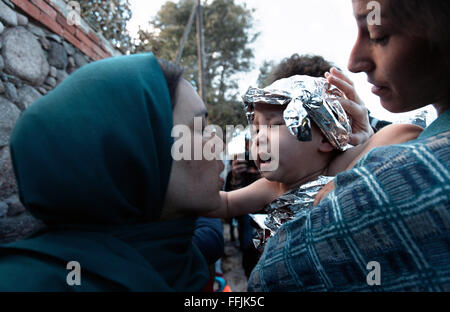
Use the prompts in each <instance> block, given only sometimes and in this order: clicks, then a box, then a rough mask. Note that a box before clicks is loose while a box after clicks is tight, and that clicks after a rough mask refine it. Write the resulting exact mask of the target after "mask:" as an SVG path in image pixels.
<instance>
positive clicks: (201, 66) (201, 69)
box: [197, 0, 206, 104]
mask: <svg viewBox="0 0 450 312" xmlns="http://www.w3.org/2000/svg"><path fill="white" fill-rule="evenodd" d="M204 59H205V48H204V36H203V14H202V4H201V0H197V62H198V83H199V94H200V97H201V98H202V100H203V102H204V103H205V104H206V90H205V62H204Z"/></svg>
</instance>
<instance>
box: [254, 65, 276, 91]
mask: <svg viewBox="0 0 450 312" xmlns="http://www.w3.org/2000/svg"><path fill="white" fill-rule="evenodd" d="M274 66H275V61H267V60H266V61H264V62H263V64H262V65H261V66H260V67H259V76H258V80H257V81H256V83H257V85H258V88H265V87H267V85H268V83H267V78H268V77H269V75H270V73H271V72H272V70H273V68H274Z"/></svg>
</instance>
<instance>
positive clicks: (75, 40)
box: [64, 31, 81, 50]
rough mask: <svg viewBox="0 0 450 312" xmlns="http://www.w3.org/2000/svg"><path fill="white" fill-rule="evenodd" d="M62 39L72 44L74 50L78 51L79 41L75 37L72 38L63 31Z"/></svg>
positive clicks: (68, 33)
mask: <svg viewBox="0 0 450 312" xmlns="http://www.w3.org/2000/svg"><path fill="white" fill-rule="evenodd" d="M64 38H65V39H66V40H67V41H69V42H70V43H71V44H73V45H74V46H75V47H76V48H78V49H80V47H81V41H80V40H78V39H77V38H75V36H73V35H72V34H71V33H70V32H67V31H64ZM80 50H81V49H80Z"/></svg>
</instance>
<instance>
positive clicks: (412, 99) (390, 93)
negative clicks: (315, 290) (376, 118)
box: [348, 0, 442, 113]
mask: <svg viewBox="0 0 450 312" xmlns="http://www.w3.org/2000/svg"><path fill="white" fill-rule="evenodd" d="M389 1H391V0H379V1H377V2H379V3H380V5H381V24H380V25H370V24H371V23H370V17H371V16H372V15H371V14H370V13H372V14H373V12H374V11H373V9H368V7H367V4H368V3H369V0H353V11H354V15H355V18H356V21H357V25H358V37H357V39H356V42H355V45H354V47H353V50H352V53H351V55H350V60H349V64H348V68H349V70H350V71H352V72H354V73H359V72H365V73H366V74H367V77H368V81H369V82H370V83H371V84H373V85H374V87H373V88H372V92H373V93H374V94H376V95H377V96H379V97H380V101H381V105H382V106H383V107H384V108H386V109H387V110H389V111H391V112H394V113H400V112H407V111H411V110H414V109H417V108H420V107H423V106H426V105H428V104H434V103H436V102H437V101H439V100H440V98H439V91H442V88H441V87H439V86H438V83H437V81H438V79H436V75H435V73H436V72H437V70H438V68H439V64H438V62H437V60H436V58H435V57H433V56H432V55H431V52H430V48H429V45H428V42H427V41H426V40H421V39H417V38H412V37H411V36H408V35H407V34H406V32H405V30H401V29H396V27H394V24H393V23H392V17H391V16H390V12H389V6H388V4H389ZM368 15H369V22H368V18H367V16H368Z"/></svg>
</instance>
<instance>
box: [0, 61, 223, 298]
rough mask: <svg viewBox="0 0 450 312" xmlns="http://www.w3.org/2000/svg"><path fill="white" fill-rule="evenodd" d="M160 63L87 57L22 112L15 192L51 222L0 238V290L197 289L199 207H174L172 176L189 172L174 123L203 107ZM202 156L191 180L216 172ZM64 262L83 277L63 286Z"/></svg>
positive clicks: (204, 277)
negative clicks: (21, 236) (18, 236)
mask: <svg viewBox="0 0 450 312" xmlns="http://www.w3.org/2000/svg"><path fill="white" fill-rule="evenodd" d="M163 65H164V64H163ZM161 66H162V65H160V64H159V63H158V61H157V60H156V58H155V57H154V56H153V54H151V53H146V54H140V55H132V56H121V57H116V58H110V59H105V60H102V61H98V62H95V63H91V64H89V65H86V66H84V67H83V68H81V69H79V70H78V71H77V72H75V73H74V74H72V75H71V76H69V77H68V78H67V79H66V80H65V81H64V82H63V83H62V84H61V85H59V86H58V87H57V88H56V89H55V90H53V91H52V92H50V93H49V94H48V95H46V96H45V97H43V98H41V99H39V100H38V101H37V102H35V103H34V104H33V105H32V106H31V107H30V108H29V109H27V110H26V111H25V112H24V114H23V115H22V116H21V118H20V119H19V121H18V122H17V124H16V127H15V129H14V131H13V134H12V136H11V142H10V148H11V156H12V162H13V167H14V170H15V175H16V178H17V182H18V187H19V194H20V199H21V201H22V203H23V204H24V205H25V207H26V208H27V209H28V210H29V211H30V212H31V213H32V214H33V215H34V216H35V217H37V218H39V219H41V220H43V221H44V222H45V223H46V225H47V228H46V229H45V230H44V231H41V232H39V233H37V234H35V235H33V236H32V237H30V238H28V239H25V240H22V241H18V242H15V243H11V244H7V245H2V246H1V247H0V290H2V291H60V290H61V291H117V290H118V291H122V290H131V291H172V290H175V291H200V290H203V289H204V287H205V285H206V283H207V282H208V278H209V274H208V268H207V264H206V262H205V260H204V258H203V257H202V255H201V254H200V252H199V250H198V249H197V247H196V246H194V245H193V244H192V233H193V230H194V225H195V216H196V213H197V212H199V211H201V210H202V209H204V210H206V209H207V208H206V204H205V205H202V203H201V202H200V203H197V204H200V205H197V207H191V206H189V205H187V204H182V203H183V201H182V200H180V198H182V197H183V194H182V193H180V192H179V187H177V185H178V184H179V183H180V181H184V180H183V177H184V176H187V175H190V174H192V172H190V171H189V170H187V169H186V168H187V167H188V166H187V163H186V162H185V161H180V162H179V164H177V165H173V161H172V157H171V148H172V144H173V138H172V136H171V130H172V126H173V124H174V122H175V123H183V122H184V121H183V118H184V117H182V116H181V114H183V113H186V110H187V111H188V112H189V110H195V109H196V108H197V107H200V108H201V109H203V110H204V104H203V103H202V102H201V100H200V98H199V97H198V95H196V93H195V91H194V90H193V89H192V87H191V86H190V85H188V83H187V82H186V81H185V80H183V79H180V78H179V76H180V75H178V77H175V79H172V80H171V81H168V80H170V78H169V79H168V77H170V72H171V69H170V66H167V64H166V66H162V67H163V70H162V69H161ZM166 79H168V80H166ZM168 82H169V87H170V88H168ZM169 89H171V90H176V92H172V93H173V94H172V97H171V95H170V93H169ZM171 99H172V102H173V103H177V104H176V105H175V108H174V110H173V111H172V105H171ZM186 99H188V100H190V102H189V101H188V102H187V104H186V103H184V102H186ZM191 119H192V118H191ZM180 120H181V121H180ZM186 123H189V121H187V122H186ZM210 163H211V164H212V163H213V162H210ZM200 165H201V164H199V167H198V168H199V169H198V172H195V174H196V175H197V179H198V177H199V176H208V177H209V176H210V175H214V174H217V176H218V172H220V166H219V165H218V164H217V162H216V163H214V166H212V165H211V166H210V167H209V168H210V169H207V170H200V167H201V166H200ZM191 167H192V166H191ZM189 168H190V167H189ZM216 171H217V172H216ZM217 176H215V177H214V178H215V179H216V180H217ZM200 180H201V179H200ZM214 181H215V180H214ZM216 185H218V183H216ZM219 189H220V186H218V187H217V191H215V190H212V191H211V196H213V198H216V197H218V196H219V195H218V194H219ZM201 190H202V189H201V188H200V187H197V188H195V187H194V188H191V189H190V190H189V191H190V192H191V193H190V194H189V196H193V197H195V196H197V197H200V198H202V197H203V196H202V193H201ZM196 192H197V193H196ZM214 192H216V193H217V195H215V194H214ZM186 196H187V195H186ZM211 196H210V198H208V196H206V198H205V200H208V199H211ZM189 204H191V203H189ZM192 204H196V203H195V202H194V203H192ZM214 208H215V207H214V201H209V202H208V209H214ZM72 261H76V262H77V263H79V265H80V267H81V271H80V273H81V274H80V276H79V277H80V282H81V285H69V284H73V283H72V282H70V280H71V277H74V276H76V275H74V274H76V273H77V272H76V271H73V269H74V268H75V267H71V266H69V267H68V266H67V265H68V263H69V262H72ZM74 280H75V281H76V280H77V279H76V278H75V279H74Z"/></svg>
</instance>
